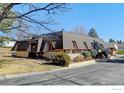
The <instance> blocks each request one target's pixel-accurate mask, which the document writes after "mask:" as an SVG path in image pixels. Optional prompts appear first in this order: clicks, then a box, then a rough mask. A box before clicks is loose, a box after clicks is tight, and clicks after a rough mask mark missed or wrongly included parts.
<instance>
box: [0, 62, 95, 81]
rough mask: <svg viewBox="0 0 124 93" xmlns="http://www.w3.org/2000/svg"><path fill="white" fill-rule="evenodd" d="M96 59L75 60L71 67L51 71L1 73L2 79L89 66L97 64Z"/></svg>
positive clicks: (0, 77)
mask: <svg viewBox="0 0 124 93" xmlns="http://www.w3.org/2000/svg"><path fill="white" fill-rule="evenodd" d="M96 63H97V62H95V60H89V61H84V62H75V63H72V64H70V65H69V67H63V68H59V69H55V70H51V71H44V72H30V73H22V74H14V75H1V76H0V80H6V79H11V78H18V77H25V76H30V75H38V74H44V73H50V72H56V71H60V70H66V69H73V68H78V67H83V66H88V65H93V64H96Z"/></svg>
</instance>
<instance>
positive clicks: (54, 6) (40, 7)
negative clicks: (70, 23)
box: [0, 3, 69, 34]
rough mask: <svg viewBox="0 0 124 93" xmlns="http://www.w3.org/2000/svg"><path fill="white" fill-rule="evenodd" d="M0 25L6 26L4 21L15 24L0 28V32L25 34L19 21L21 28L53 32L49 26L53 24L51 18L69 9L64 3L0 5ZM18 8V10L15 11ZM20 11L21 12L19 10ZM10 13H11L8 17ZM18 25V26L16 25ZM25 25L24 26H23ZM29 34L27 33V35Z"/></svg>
mask: <svg viewBox="0 0 124 93" xmlns="http://www.w3.org/2000/svg"><path fill="white" fill-rule="evenodd" d="M0 8H1V10H2V11H1V12H0V23H2V22H3V24H5V25H6V23H5V22H4V21H5V20H14V23H16V25H15V24H8V26H9V27H8V28H0V31H3V32H4V31H5V32H6V31H10V30H20V31H21V30H22V32H24V33H27V32H26V31H24V30H23V29H22V25H20V20H21V22H22V23H23V22H25V23H23V28H24V27H25V28H29V30H30V29H31V28H34V29H35V30H36V29H37V30H39V31H40V29H46V30H48V31H52V32H54V31H55V30H52V29H51V28H50V27H49V25H50V24H53V23H54V21H53V19H52V17H53V16H54V15H56V14H59V13H60V12H65V11H68V10H69V7H68V5H67V4H65V3H49V4H29V3H26V4H23V3H10V4H4V5H0ZM17 8H19V9H17ZM20 9H21V10H20ZM10 12H11V13H13V14H11V15H10ZM17 24H18V25H17ZM24 24H25V26H24ZM27 34H29V33H27Z"/></svg>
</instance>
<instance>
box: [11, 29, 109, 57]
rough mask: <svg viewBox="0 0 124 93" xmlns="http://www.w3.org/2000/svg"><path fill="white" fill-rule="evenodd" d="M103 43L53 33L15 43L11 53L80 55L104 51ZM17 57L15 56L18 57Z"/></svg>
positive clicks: (100, 40)
mask: <svg viewBox="0 0 124 93" xmlns="http://www.w3.org/2000/svg"><path fill="white" fill-rule="evenodd" d="M106 48H107V46H106V44H105V42H104V41H103V40H102V39H99V38H93V37H89V36H86V35H78V34H74V33H71V32H63V31H60V32H54V33H48V34H42V35H38V36H34V37H33V38H32V39H28V40H23V41H17V42H16V44H15V45H14V47H13V48H12V51H17V54H18V55H19V56H24V55H23V54H21V55H20V53H23V52H24V54H26V56H25V57H28V56H42V55H43V54H44V53H45V52H49V51H62V52H66V53H80V52H81V51H83V50H92V49H96V50H99V49H101V50H105V49H106ZM18 55H17V56H18Z"/></svg>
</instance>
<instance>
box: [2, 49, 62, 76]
mask: <svg viewBox="0 0 124 93" xmlns="http://www.w3.org/2000/svg"><path fill="white" fill-rule="evenodd" d="M57 68H60V67H58V66H54V65H47V64H45V65H43V64H38V63H37V62H36V61H35V60H33V59H25V58H15V57H11V55H10V48H0V75H5V74H19V73H27V72H39V71H49V70H53V69H57Z"/></svg>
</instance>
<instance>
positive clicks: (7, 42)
mask: <svg viewBox="0 0 124 93" xmlns="http://www.w3.org/2000/svg"><path fill="white" fill-rule="evenodd" d="M15 43H16V41H14V40H13V41H6V42H4V44H3V46H5V47H13V46H14V45H15Z"/></svg>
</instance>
